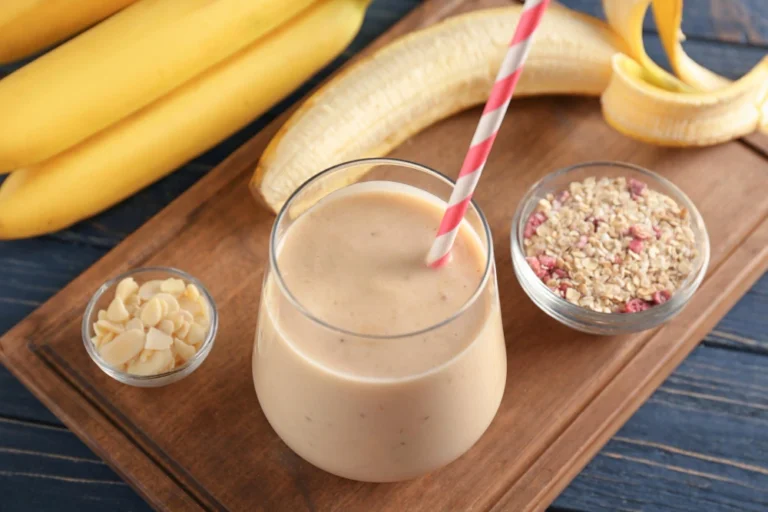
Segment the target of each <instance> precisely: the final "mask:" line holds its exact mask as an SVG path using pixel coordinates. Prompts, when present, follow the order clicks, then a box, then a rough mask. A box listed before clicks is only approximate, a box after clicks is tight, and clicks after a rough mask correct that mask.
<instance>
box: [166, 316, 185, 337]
mask: <svg viewBox="0 0 768 512" xmlns="http://www.w3.org/2000/svg"><path fill="white" fill-rule="evenodd" d="M164 320H168V321H169V322H171V323H173V331H171V332H175V331H176V330H177V329H178V328H179V327H181V322H183V321H184V319H183V317H182V316H181V314H180V312H176V313H168V316H166V317H165V318H164Z"/></svg>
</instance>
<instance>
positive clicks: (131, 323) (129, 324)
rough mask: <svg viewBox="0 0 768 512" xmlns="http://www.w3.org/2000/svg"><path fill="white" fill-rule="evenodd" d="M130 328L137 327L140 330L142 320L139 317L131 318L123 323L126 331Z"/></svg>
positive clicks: (141, 329) (142, 328)
mask: <svg viewBox="0 0 768 512" xmlns="http://www.w3.org/2000/svg"><path fill="white" fill-rule="evenodd" d="M130 329H139V330H140V331H143V330H144V322H142V321H141V319H140V318H131V319H130V320H128V321H127V322H126V323H125V330H126V331H128V330H130Z"/></svg>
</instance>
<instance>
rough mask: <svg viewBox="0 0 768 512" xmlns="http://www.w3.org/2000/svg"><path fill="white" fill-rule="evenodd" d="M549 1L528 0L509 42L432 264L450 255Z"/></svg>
mask: <svg viewBox="0 0 768 512" xmlns="http://www.w3.org/2000/svg"><path fill="white" fill-rule="evenodd" d="M547 5H549V0H525V4H524V5H523V12H522V13H521V14H520V21H518V23H517V28H516V29H515V35H514V36H513V37H512V41H511V42H510V43H509V50H508V51H507V55H506V56H505V57H504V61H503V62H502V63H501V69H499V73H498V75H497V76H496V82H495V83H494V84H493V89H491V96H490V97H489V98H488V101H487V102H486V104H485V109H484V110H483V115H482V117H481V118H480V122H479V123H478V125H477V129H476V130H475V135H474V137H472V143H471V144H470V146H469V151H468V152H467V156H466V157H465V158H464V164H463V165H462V166H461V171H460V172H459V177H458V179H457V180H456V186H455V187H454V189H453V192H452V193H451V197H450V199H449V200H448V207H447V208H446V210H445V213H444V214H443V220H442V221H441V222H440V227H439V228H438V230H437V238H435V241H434V243H433V244H432V247H431V248H430V250H429V254H428V255H427V264H428V265H429V266H430V267H433V268H437V267H440V266H442V265H444V264H445V263H446V262H447V261H448V258H449V257H450V254H451V247H453V242H454V241H455V240H456V235H457V234H458V232H459V226H460V225H461V220H462V219H463V218H464V214H465V213H466V212H467V208H468V207H469V203H470V201H471V200H472V194H473V193H474V191H475V187H477V182H478V181H479V180H480V174H482V172H483V168H484V167H485V162H486V161H487V160H488V154H489V153H490V152H491V146H493V141H494V140H495V139H496V134H498V133H499V127H500V126H501V122H502V120H503V119H504V113H505V112H506V111H507V107H508V106H509V101H510V100H511V99H512V93H513V92H514V90H515V85H517V81H518V80H519V79H520V74H521V73H522V71H523V64H524V63H525V59H526V57H528V51H529V49H530V47H531V40H532V39H533V34H534V31H535V30H536V27H538V26H539V22H540V21H541V18H542V16H543V15H544V10H545V9H546V8H547Z"/></svg>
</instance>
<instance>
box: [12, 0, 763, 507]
mask: <svg viewBox="0 0 768 512" xmlns="http://www.w3.org/2000/svg"><path fill="white" fill-rule="evenodd" d="M499 3H503V2H479V1H472V0H464V1H462V0H455V1H453V2H443V1H442V0H433V1H431V2H428V3H426V4H425V5H423V6H421V7H420V8H418V9H416V11H414V12H413V13H412V14H411V15H409V16H408V17H407V18H405V19H404V20H403V21H402V22H401V23H400V24H398V25H397V26H396V27H395V28H394V29H393V30H391V31H390V32H389V33H388V34H387V35H386V36H384V37H383V38H382V39H381V40H380V41H379V42H377V43H376V45H374V46H377V45H381V44H383V43H384V42H386V41H390V40H392V39H393V38H394V37H396V36H398V35H400V34H403V33H406V32H409V31H411V30H413V29H416V28H419V27H422V26H425V25H428V24H431V23H434V22H436V21H437V20H439V19H441V18H443V17H445V16H447V15H450V14H453V13H456V12H459V11H465V10H470V9H473V8H477V7H481V6H487V5H493V4H499ZM478 117H479V109H475V110H471V111H468V112H465V113H463V114H461V115H457V116H455V117H453V118H451V119H448V120H446V121H444V122H442V123H439V124H437V125H436V126H433V127H431V128H430V129H428V130H427V131H425V132H424V133H422V134H420V135H418V136H417V137H414V138H413V139H412V140H410V141H408V142H407V143H406V144H404V145H403V146H401V147H400V148H398V149H397V150H396V151H395V152H394V153H393V156H396V157H400V158H406V159H412V160H416V161H419V162H421V163H424V164H426V165H429V166H431V167H433V168H436V169H439V170H442V171H444V172H446V173H448V174H453V175H455V173H456V172H457V170H458V168H459V166H460V163H461V160H462V157H463V154H464V150H465V148H466V147H467V146H468V143H469V141H470V139H471V136H472V132H473V129H474V126H475V123H476V121H477V119H478ZM285 118H286V116H283V117H282V118H281V119H278V120H277V121H275V122H274V123H273V124H272V125H271V126H270V127H268V128H267V129H266V130H264V131H263V132H262V133H261V134H259V135H258V136H256V137H255V138H254V139H252V140H251V141H250V142H248V143H247V144H245V145H244V146H243V147H242V148H240V149H239V150H238V151H237V152H236V153H235V154H233V155H232V156H231V157H230V158H229V159H228V160H227V161H225V162H224V163H223V164H222V165H220V166H219V167H218V168H217V169H215V170H214V171H212V172H211V173H210V174H209V175H208V176H207V177H205V178H204V179H203V180H201V181H200V182H199V183H198V184H197V185H195V186H194V187H192V188H191V189H190V190H189V191H188V192H187V193H185V194H184V195H183V196H181V197H180V198H179V199H178V200H176V201H175V202H174V203H173V204H171V205H170V206H169V207H168V208H166V209H165V210H164V211H163V212H161V213H160V214H159V215H157V216H156V217H155V218H153V219H152V220H151V221H150V222H148V223H147V224H146V225H145V226H144V227H142V228H141V229H140V230H138V231H137V232H136V233H134V234H133V235H132V236H130V237H129V238H128V239H127V240H126V241H125V242H123V243H122V244H121V245H120V246H118V247H117V248H116V249H115V250H113V251H112V252H110V253H109V254H108V255H107V256H105V257H104V258H103V259H102V260H101V261H99V262H98V263H96V264H95V265H94V266H93V267H92V268H91V269H89V270H88V271H87V272H85V273H84V274H83V275H82V276H80V277H79V278H78V279H76V280H75V281H74V282H73V283H72V284H70V285H69V286H67V287H66V288H65V289H64V290H62V291H61V292H60V293H59V294H57V295H56V296H55V297H53V298H52V299H51V300H50V301H48V302H47V303H46V304H45V305H43V306H42V307H41V308H39V309H38V310H37V311H35V312H34V313H33V314H32V315H30V316H29V317H28V318H27V319H26V320H25V321H23V322H22V323H21V324H19V325H18V326H16V327H15V328H14V329H13V330H11V331H10V332H9V333H8V334H7V335H6V336H5V337H3V338H2V340H0V355H1V356H2V361H3V363H4V364H5V365H6V366H7V367H8V368H10V369H11V371H12V372H13V373H14V374H15V375H16V376H17V377H18V378H19V379H21V380H22V381H23V382H24V383H25V384H26V385H27V386H28V387H29V388H30V389H31V390H32V391H33V392H34V393H35V394H36V395H37V396H38V397H39V398H40V399H41V400H43V402H45V404H46V405H47V406H48V407H50V408H51V410H52V411H53V412H54V413H55V414H56V415H58V416H59V417H60V418H61V419H62V420H63V421H64V422H65V423H66V424H67V425H68V426H69V427H70V428H71V429H72V430H73V431H74V432H76V433H77V434H78V435H79V436H80V437H81V438H82V439H83V440H84V441H85V442H86V443H88V445H89V446H90V447H91V448H93V449H94V450H95V451H96V452H97V453H98V454H99V455H101V456H102V457H103V458H104V459H106V460H107V461H108V462H109V463H110V464H111V465H112V466H113V467H115V468H116V469H117V471H118V472H120V474H121V475H122V476H123V477H124V478H125V479H126V480H128V481H129V482H130V483H131V484H132V485H133V486H135V487H136V489H137V490H138V491H139V492H140V493H141V494H142V495H143V496H144V497H145V498H146V499H147V500H148V501H149V502H150V503H151V504H152V505H154V506H155V507H156V508H158V509H162V510H172V511H181V510H223V509H229V510H270V511H272V510H276V511H282V510H287V511H294V510H323V511H324V510H343V511H354V510H361V511H374V510H409V511H412V510H425V511H436V510H511V511H523V510H540V509H542V508H544V507H546V505H547V504H548V503H550V502H551V501H552V500H553V499H554V498H555V497H556V496H557V494H558V493H559V491H560V490H562V489H563V488H564V487H565V486H566V484H567V483H568V482H569V481H570V479H572V478H573V477H574V476H575V475H576V474H577V473H578V471H579V470H580V469H581V468H582V467H583V466H584V465H585V464H586V463H587V461H588V460H589V459H590V458H591V457H592V456H593V455H594V454H595V453H596V452H597V451H598V450H599V448H600V447H601V446H602V445H603V444H604V443H605V442H606V441H607V440H608V439H609V438H610V437H611V435H612V434H613V433H614V432H616V430H617V429H618V428H619V427H620V426H621V425H622V423H623V422H624V421H626V420H627V419H628V418H629V416H630V415H631V414H632V413H633V412H634V411H635V410H636V409H637V408H638V407H639V406H640V404H641V403H642V402H643V400H645V399H646V398H647V397H648V396H649V395H650V394H651V392H652V391H653V390H654V389H655V388H656V387H657V386H658V385H659V384H660V383H661V382H662V380H663V379H664V378H665V377H666V376H667V375H668V374H669V373H670V372H671V371H672V370H673V368H674V367H675V366H676V365H677V364H678V363H680V361H682V359H683V358H684V357H685V356H686V355H687V354H688V352H689V351H690V350H691V349H692V348H693V347H694V346H695V345H696V343H697V342H698V340H700V339H701V338H702V337H703V336H704V334H705V333H707V332H708V331H709V330H710V329H711V328H712V327H713V326H714V325H715V323H716V322H717V321H718V320H719V319H720V318H721V317H722V316H723V315H724V313H725V312H726V311H727V310H728V309H729V308H730V307H731V306H732V305H733V304H734V303H735V302H736V301H737V299H738V298H739V297H740V296H741V295H742V294H743V293H744V292H745V291H746V290H747V289H748V288H749V286H750V285H751V284H752V283H753V282H754V281H755V280H756V279H757V278H758V277H759V276H760V275H761V274H762V272H764V271H765V269H766V267H768V194H766V191H768V144H766V143H765V138H762V137H761V136H752V137H750V138H749V139H748V140H744V141H738V142H732V143H729V144H724V145H720V146H717V147H713V148H707V149H696V150H673V149H663V148H658V147H653V146H649V145H644V144H641V143H638V142H635V141H633V140H630V139H628V138H625V137H623V136H621V135H619V134H617V133H616V132H614V131H613V130H611V129H610V128H609V127H608V126H607V125H606V124H605V123H604V122H603V120H602V117H601V115H600V110H599V104H598V101H597V100H595V99H575V98H538V99H521V100H515V101H514V102H513V104H512V107H511V108H510V111H509V114H508V116H507V121H506V123H505V124H504V126H503V128H502V133H501V135H500V137H499V139H498V141H497V143H496V145H495V148H494V151H493V153H492V155H491V158H490V162H489V164H488V167H487V169H486V174H485V176H484V177H483V182H482V184H481V186H480V188H479V191H478V192H477V194H476V198H477V200H478V202H479V204H480V206H481V207H482V208H483V210H484V211H485V213H486V215H487V217H488V220H489V222H490V224H491V227H492V229H493V234H494V237H495V249H496V260H497V266H498V279H499V288H500V293H501V303H502V309H503V315H504V327H505V332H506V338H507V347H508V348H507V350H508V359H509V361H508V368H509V370H508V372H509V373H508V379H507V389H506V392H505V395H504V399H503V402H502V404H501V408H500V410H499V413H498V415H497V417H496V419H495V420H494V421H493V423H492V425H491V427H490V428H489V430H488V432H487V433H486V434H485V435H484V436H483V437H482V439H481V440H480V441H479V442H478V443H477V444H476V445H475V446H474V447H473V448H472V449H471V450H470V451H469V452H468V453H467V454H466V455H464V456H463V457H462V458H460V459H459V460H458V461H456V462H454V463H453V464H450V465H449V466H448V467H446V468H444V469H442V470H439V471H437V472H435V473H433V474H431V475H428V476H426V477H424V478H421V479H417V480H413V481H409V482H402V483H396V484H365V483H359V482H353V481H349V480H344V479H340V478H337V477H334V476H332V475H329V474H327V473H324V472H323V471H320V470H318V469H316V468H314V467H312V466H311V465H309V464H308V463H306V462H304V461H302V460H301V459H300V458H299V457H298V456H296V455H294V454H293V453H292V452H291V451H290V450H289V449H288V448H287V447H286V446H285V445H284V444H283V443H282V442H281V441H280V439H279V438H278V437H277V436H276V435H275V433H274V432H273V431H272V429H271V428H270V426H269V425H268V424H267V421H266V419H265V418H264V416H263V414H262V412H261V410H260V408H259V405H258V402H257V400H256V394H255V392H254V389H253V383H252V378H251V350H252V344H253V337H254V332H255V329H256V316H257V315H256V313H257V309H258V301H259V292H260V287H261V281H262V277H263V272H264V267H265V260H266V258H267V243H268V242H267V237H268V233H269V230H270V227H271V224H272V221H273V216H272V215H271V214H269V213H267V212H265V211H264V210H262V209H260V208H259V207H257V205H256V204H255V203H254V201H253V200H252V198H251V197H250V195H249V192H248V189H247V181H248V179H249V177H250V174H251V172H252V170H253V168H254V165H255V163H256V161H257V160H258V158H259V156H260V155H261V153H262V151H263V149H264V147H265V146H266V144H267V143H268V141H269V139H270V137H271V136H272V134H273V133H274V132H275V131H276V130H277V128H278V127H279V126H280V125H281V124H282V123H283V122H284V120H285ZM587 160H622V161H628V162H632V163H636V164H639V165H641V166H645V167H647V168H650V169H654V170H657V171H659V172H661V173H662V174H664V175H665V176H666V177H668V178H669V179H671V180H672V181H673V182H675V183H676V184H677V185H679V186H680V187H682V188H683V190H685V191H686V192H687V193H688V194H689V196H690V197H691V198H692V199H693V201H694V202H695V203H696V204H697V205H698V207H699V209H700V210H701V213H702V214H703V216H704V219H705V221H706V224H707V226H708V229H709V235H710V238H711V243H712V260H711V264H710V269H709V273H708V275H707V277H706V280H705V281H704V284H703V285H702V287H701V289H700V290H699V291H698V292H697V293H696V295H695V296H694V297H693V299H692V301H691V303H690V305H689V306H688V307H687V308H686V309H685V310H684V311H683V312H682V313H681V314H680V316H678V317H677V318H676V319H674V320H673V321H672V322H670V323H668V324H667V325H665V326H663V327H662V328H659V329H657V330H653V331H647V332H644V333H641V334H637V335H632V336H619V337H596V336H589V335H585V334H581V333H578V332H576V331H572V330H570V329H568V328H566V327H563V326H561V325H560V324H558V323H556V322H555V321H554V320H551V319H550V318H549V317H547V316H546V315H545V314H544V313H542V312H541V311H539V310H538V309H537V308H536V306H534V304H533V303H532V302H531V301H530V300H529V299H528V298H527V297H526V295H525V294H524V293H523V291H522V290H521V288H520V287H519V285H518V283H517V281H516V279H515V277H514V273H513V269H512V263H511V261H510V253H509V231H510V223H511V219H512V215H513V213H514V210H515V207H516V206H517V202H518V200H519V199H520V197H521V196H522V195H523V193H524V192H525V190H526V189H527V188H528V187H529V186H530V185H532V184H533V183H534V182H535V181H536V180H537V179H539V178H540V177H541V176H542V175H544V174H545V173H547V172H550V171H552V170H554V169H557V168H560V167H564V166H567V165H569V164H573V163H575V162H581V161H587ZM146 265H170V266H174V267H179V268H181V269H184V270H186V271H188V272H191V273H192V274H194V275H195V276H197V277H199V278H200V279H201V280H202V281H203V282H204V283H206V284H207V286H208V287H209V288H210V290H211V292H212V294H213V296H214V297H215V299H216V301H217V304H218V306H219V309H220V314H221V322H220V330H219V335H218V339H217V342H216V345H215V347H214V349H213V351H212V353H211V355H210V357H209V358H208V360H207V361H206V362H205V363H204V364H203V366H202V367H201V368H200V369H199V370H198V371H197V372H195V373H194V374H193V375H192V376H190V377H188V378H187V379H185V380H183V381H181V382H180V383H177V384H174V385H171V386H168V387H165V388H160V389H138V388H132V387H128V386H124V385H121V384H119V383H117V382H116V381H113V380H111V379H110V378H109V377H107V376H106V375H105V374H103V373H101V371H100V370H99V369H98V368H97V367H96V365H95V364H93V363H92V362H91V361H90V359H89V358H88V355H87V354H86V352H85V350H84V348H83V346H82V341H81V338H80V321H81V316H82V312H83V309H84V307H85V304H86V302H87V300H88V299H89V297H90V295H91V294H92V293H93V292H94V290H96V288H97V287H98V286H99V285H100V284H101V283H102V282H104V281H105V280H106V279H108V278H109V277H112V276H114V275H115V274H117V273H119V272H122V271H124V270H127V269H129V268H133V267H138V266H146Z"/></svg>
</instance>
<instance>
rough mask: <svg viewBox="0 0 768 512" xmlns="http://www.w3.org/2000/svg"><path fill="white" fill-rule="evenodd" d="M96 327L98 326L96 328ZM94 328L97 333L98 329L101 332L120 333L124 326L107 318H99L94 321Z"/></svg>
mask: <svg viewBox="0 0 768 512" xmlns="http://www.w3.org/2000/svg"><path fill="white" fill-rule="evenodd" d="M96 327H98V330H97V329H96ZM94 330H95V331H96V332H97V333H98V331H101V333H102V334H106V333H108V332H111V333H115V334H120V333H121V332H123V331H124V330H125V328H124V327H123V326H122V325H119V324H115V323H112V322H110V321H109V320H99V321H98V322H96V325H94Z"/></svg>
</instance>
